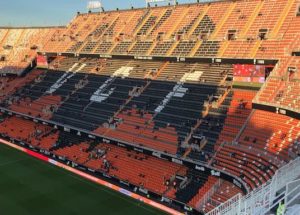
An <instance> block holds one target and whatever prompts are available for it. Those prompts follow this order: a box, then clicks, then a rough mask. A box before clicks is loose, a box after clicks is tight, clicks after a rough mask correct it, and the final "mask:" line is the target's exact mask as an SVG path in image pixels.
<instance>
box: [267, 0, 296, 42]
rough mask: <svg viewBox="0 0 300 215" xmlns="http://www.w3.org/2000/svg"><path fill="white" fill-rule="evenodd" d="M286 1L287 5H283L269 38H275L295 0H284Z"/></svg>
mask: <svg viewBox="0 0 300 215" xmlns="http://www.w3.org/2000/svg"><path fill="white" fill-rule="evenodd" d="M286 1H287V4H286V5H285V7H284V9H283V11H282V13H281V14H280V16H279V18H278V20H277V23H276V25H275V28H273V30H272V31H271V33H270V35H269V38H277V34H278V32H279V30H280V28H281V26H282V24H283V22H284V21H285V19H286V17H287V15H288V13H289V12H290V10H291V8H292V6H293V4H294V2H295V0H286Z"/></svg>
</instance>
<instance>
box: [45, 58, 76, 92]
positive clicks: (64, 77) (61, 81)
mask: <svg viewBox="0 0 300 215" xmlns="http://www.w3.org/2000/svg"><path fill="white" fill-rule="evenodd" d="M77 65H78V63H75V64H74V65H73V66H72V67H71V68H70V69H69V71H68V72H66V73H64V74H63V75H62V76H61V77H60V78H59V79H58V80H57V81H56V82H55V83H54V84H53V85H52V86H51V87H50V88H49V89H48V90H47V91H46V93H48V94H52V93H54V92H55V91H56V90H57V89H58V88H60V87H61V86H62V85H63V84H64V83H66V82H67V81H68V80H69V79H70V78H72V77H73V76H74V75H75V74H74V73H70V72H71V71H72V70H73V69H74V68H75V67H76V66H77Z"/></svg>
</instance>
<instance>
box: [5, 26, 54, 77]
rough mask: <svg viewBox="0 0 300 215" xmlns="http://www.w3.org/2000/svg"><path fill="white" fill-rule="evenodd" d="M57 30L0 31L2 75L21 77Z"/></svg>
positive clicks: (15, 29)
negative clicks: (38, 51) (37, 52)
mask: <svg viewBox="0 0 300 215" xmlns="http://www.w3.org/2000/svg"><path fill="white" fill-rule="evenodd" d="M55 31H56V28H23V29H18V28H10V29H5V28H1V29H0V73H5V74H17V75H20V74H21V73H22V72H23V71H24V69H25V68H27V67H28V66H29V65H30V64H31V62H32V61H33V60H34V58H35V57H36V55H37V54H36V51H37V50H38V49H40V50H41V49H43V47H44V45H45V43H46V41H48V40H49V39H50V37H51V35H52V34H54V32H55Z"/></svg>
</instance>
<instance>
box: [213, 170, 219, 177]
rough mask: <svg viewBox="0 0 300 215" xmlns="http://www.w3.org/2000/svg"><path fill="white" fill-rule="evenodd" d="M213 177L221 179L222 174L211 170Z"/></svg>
mask: <svg viewBox="0 0 300 215" xmlns="http://www.w3.org/2000/svg"><path fill="white" fill-rule="evenodd" d="M211 175H213V176H218V177H220V175H221V173H220V172H219V171H215V170H213V169H212V170H211Z"/></svg>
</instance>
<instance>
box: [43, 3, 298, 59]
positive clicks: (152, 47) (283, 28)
mask: <svg viewBox="0 0 300 215" xmlns="http://www.w3.org/2000/svg"><path fill="white" fill-rule="evenodd" d="M297 7H298V4H297V1H295V0H288V1H284V0H276V4H274V2H273V1H270V0H268V1H260V0H251V1H239V2H230V1H229V2H212V3H209V4H207V3H200V4H199V3H198V4H187V5H176V6H174V7H171V6H169V7H155V8H142V9H134V10H124V11H110V12H103V13H88V14H79V15H77V16H76V17H75V18H74V19H73V20H72V22H71V23H70V24H69V25H68V27H67V28H65V29H60V30H59V31H57V32H56V33H55V34H53V36H52V37H51V38H50V39H49V40H48V42H47V43H46V46H45V48H44V51H46V52H79V53H102V54H135V55H164V56H166V55H167V56H170V55H171V56H199V57H203V56H204V57H239V58H253V57H256V58H278V57H282V56H283V54H284V48H287V47H289V46H290V45H291V44H292V43H293V41H294V40H295V34H296V33H295V32H293V31H292V27H291V26H292V25H290V24H289V23H291V22H295V23H296V22H297V20H298V19H299V18H298V17H297V16H296V13H295V11H296V10H297ZM216 14H221V15H220V16H217V15H216ZM293 28H294V27H293Z"/></svg>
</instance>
